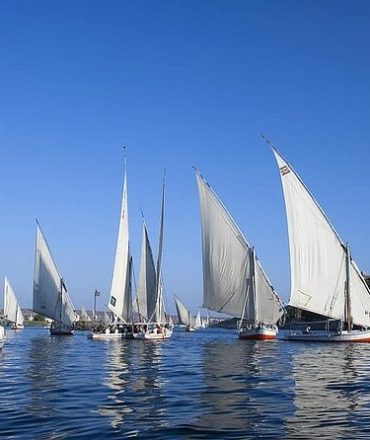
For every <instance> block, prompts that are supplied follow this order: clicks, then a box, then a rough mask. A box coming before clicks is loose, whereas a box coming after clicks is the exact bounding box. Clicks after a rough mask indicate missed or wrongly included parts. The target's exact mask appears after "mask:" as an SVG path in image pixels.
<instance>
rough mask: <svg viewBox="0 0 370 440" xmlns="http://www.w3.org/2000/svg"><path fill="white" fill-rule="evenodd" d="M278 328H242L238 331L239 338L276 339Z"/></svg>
mask: <svg viewBox="0 0 370 440" xmlns="http://www.w3.org/2000/svg"><path fill="white" fill-rule="evenodd" d="M277 333H278V330H277V328H276V327H260V328H258V327H256V328H254V327H253V328H250V329H247V328H242V329H241V330H240V331H239V338H240V339H262V340H263V339H276V337H277Z"/></svg>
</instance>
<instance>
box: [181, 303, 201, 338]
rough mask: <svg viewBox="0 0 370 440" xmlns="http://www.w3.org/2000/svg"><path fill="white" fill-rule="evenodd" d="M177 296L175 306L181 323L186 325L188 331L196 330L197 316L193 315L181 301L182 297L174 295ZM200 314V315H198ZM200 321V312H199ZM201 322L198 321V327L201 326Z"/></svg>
mask: <svg viewBox="0 0 370 440" xmlns="http://www.w3.org/2000/svg"><path fill="white" fill-rule="evenodd" d="M174 297H175V306H176V311H177V318H178V320H179V324H180V325H182V326H184V327H185V331H186V332H194V331H195V330H196V325H197V321H196V317H195V316H192V315H191V313H190V310H188V308H187V307H186V306H185V304H184V303H183V302H182V301H181V299H180V298H179V297H178V296H177V295H174ZM197 316H198V315H197ZM199 321H200V314H199ZM201 325H202V324H201V322H199V323H198V328H199V327H201Z"/></svg>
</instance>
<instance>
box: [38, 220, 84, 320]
mask: <svg viewBox="0 0 370 440" xmlns="http://www.w3.org/2000/svg"><path fill="white" fill-rule="evenodd" d="M74 310H75V309H74V306H73V304H72V301H71V298H70V296H69V294H68V292H67V288H66V286H65V284H64V281H63V278H62V276H61V275H60V273H59V271H58V268H57V266H56V264H55V262H54V260H53V257H52V255H51V252H50V249H49V247H48V245H47V242H46V240H45V238H44V235H43V234H42V231H41V229H40V226H39V224H37V229H36V253H35V271H34V280H33V311H34V312H36V313H39V314H40V315H43V316H46V317H47V318H50V319H53V320H54V321H57V322H59V323H62V324H64V325H66V326H70V327H71V326H72V325H73V323H74V322H75V321H76V314H75V311H74Z"/></svg>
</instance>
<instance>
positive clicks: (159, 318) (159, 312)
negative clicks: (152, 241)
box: [152, 176, 166, 323]
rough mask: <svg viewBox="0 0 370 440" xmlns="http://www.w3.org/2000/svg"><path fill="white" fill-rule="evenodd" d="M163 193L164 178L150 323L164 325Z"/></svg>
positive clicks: (164, 189)
mask: <svg viewBox="0 0 370 440" xmlns="http://www.w3.org/2000/svg"><path fill="white" fill-rule="evenodd" d="M165 191H166V176H164V178H163V187H162V202H161V218H160V226H159V241H158V258H157V271H156V274H157V286H156V290H157V292H156V294H157V300H156V311H155V316H153V318H152V321H155V322H158V323H165V321H166V311H165V306H164V298H163V293H164V292H163V280H162V253H163V232H164V210H165Z"/></svg>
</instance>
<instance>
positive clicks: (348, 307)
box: [345, 243, 352, 332]
mask: <svg viewBox="0 0 370 440" xmlns="http://www.w3.org/2000/svg"><path fill="white" fill-rule="evenodd" d="M345 251H346V286H345V317H346V321H347V330H348V331H349V332H350V331H351V330H352V316H351V315H352V311H351V289H350V270H349V268H350V264H351V252H350V249H349V245H348V243H346V246H345Z"/></svg>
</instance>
